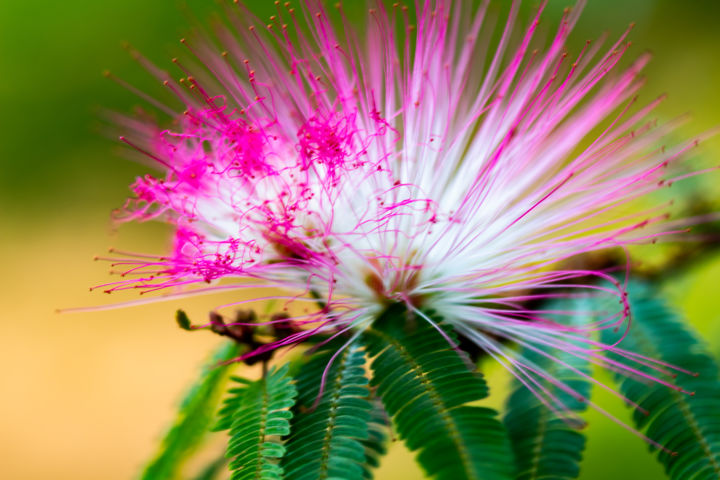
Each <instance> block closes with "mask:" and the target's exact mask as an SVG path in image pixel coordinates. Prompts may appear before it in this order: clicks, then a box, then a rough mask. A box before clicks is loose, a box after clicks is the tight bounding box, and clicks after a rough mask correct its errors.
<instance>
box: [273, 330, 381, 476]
mask: <svg viewBox="0 0 720 480" xmlns="http://www.w3.org/2000/svg"><path fill="white" fill-rule="evenodd" d="M340 346H341V345H338V344H334V347H332V348H329V349H327V350H325V351H323V352H320V353H317V354H315V355H313V358H312V359H311V360H310V361H309V362H308V363H307V364H305V365H304V366H303V367H302V368H301V370H300V373H299V374H298V376H297V379H296V381H297V388H298V392H299V393H298V403H297V406H296V408H295V416H294V418H293V422H292V435H291V437H290V438H289V440H288V442H287V454H286V456H285V457H284V458H283V462H282V465H283V468H284V470H285V472H286V474H285V478H286V480H325V479H330V478H335V479H340V478H342V479H344V480H362V479H363V477H364V472H365V470H364V464H365V461H366V456H365V451H366V444H364V443H363V442H365V441H368V438H369V434H368V423H369V421H370V412H371V410H372V404H371V403H370V401H369V396H370V390H369V388H368V386H367V383H368V380H367V377H366V376H365V370H364V366H365V352H364V351H363V350H362V348H361V347H360V346H359V345H357V344H351V345H349V346H347V347H346V348H345V349H343V350H342V351H341V352H340V353H339V354H338V355H337V356H336V357H335V359H334V360H333V362H332V364H331V365H330V367H329V368H328V370H327V375H326V382H325V388H324V390H323V392H322V396H321V397H320V401H319V402H318V403H317V404H316V402H317V399H318V393H319V390H320V380H321V378H322V375H323V372H324V371H325V369H326V367H327V365H328V363H329V362H330V359H331V357H332V356H333V354H334V353H335V352H336V351H337V348H339V347H340Z"/></svg>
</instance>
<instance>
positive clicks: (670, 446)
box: [603, 283, 720, 480]
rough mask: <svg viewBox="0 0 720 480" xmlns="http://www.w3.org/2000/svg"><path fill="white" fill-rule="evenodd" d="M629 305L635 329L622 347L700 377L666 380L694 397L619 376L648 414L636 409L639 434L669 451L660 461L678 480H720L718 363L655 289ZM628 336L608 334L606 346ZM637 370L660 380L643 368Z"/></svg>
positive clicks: (639, 288) (637, 287)
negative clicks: (644, 434) (642, 430)
mask: <svg viewBox="0 0 720 480" xmlns="http://www.w3.org/2000/svg"><path fill="white" fill-rule="evenodd" d="M629 299H630V305H631V311H632V323H631V327H630V331H629V333H628V335H627V337H626V338H625V339H623V340H622V342H621V343H620V345H619V347H620V348H622V349H625V350H629V351H631V352H634V353H638V354H641V355H644V356H647V357H652V358H655V359H659V360H662V361H664V362H667V363H669V364H672V365H676V366H678V367H682V368H684V369H687V370H689V371H691V372H695V373H696V374H697V376H694V375H688V374H684V373H679V374H678V376H677V378H676V379H675V380H674V381H673V380H672V379H669V378H667V377H666V378H667V379H669V380H670V381H671V382H673V383H674V384H675V385H677V386H678V387H679V388H682V389H683V390H686V391H689V392H693V394H692V395H690V394H687V393H683V392H681V391H678V390H675V389H672V388H670V387H667V386H663V385H660V384H658V383H654V382H651V381H648V380H643V379H641V378H639V377H637V376H635V377H627V376H625V375H616V378H617V380H618V382H619V386H620V390H621V391H622V392H623V394H625V395H626V396H627V397H628V398H629V399H630V400H632V401H633V402H636V403H638V404H639V405H640V406H641V407H642V408H643V409H645V410H646V412H643V411H642V410H639V409H635V411H634V412H633V420H634V421H635V424H636V425H637V427H638V428H639V429H646V435H647V436H648V437H649V438H651V439H652V440H654V441H656V442H658V443H659V444H660V445H662V446H663V447H664V448H666V449H667V450H668V451H664V450H659V452H658V459H659V460H660V462H661V463H662V464H663V465H664V466H665V471H666V472H667V474H668V476H669V477H670V478H672V479H673V480H687V479H693V480H711V479H713V480H715V479H717V478H720V379H719V378H718V365H717V363H716V362H715V360H714V359H713V358H712V357H711V356H710V355H708V354H707V353H706V352H705V348H704V346H703V345H701V344H700V342H699V341H698V340H697V338H695V336H694V335H693V334H692V333H691V332H690V331H688V329H687V328H686V327H685V326H684V325H683V323H682V321H681V319H680V318H678V316H677V315H676V314H675V313H674V312H673V311H672V310H670V309H669V308H668V307H667V306H666V305H665V304H664V302H663V301H662V300H660V299H659V298H657V295H656V294H655V292H654V291H653V290H652V289H651V288H650V287H648V286H645V285H643V284H639V283H635V284H631V286H630V296H629ZM623 333H624V332H623V331H620V332H613V331H610V330H606V331H605V332H604V335H603V341H604V342H606V343H613V342H615V341H617V340H619V339H620V336H621V335H622V334H623ZM608 357H610V358H612V359H614V360H617V361H622V362H623V363H625V364H627V360H626V359H623V358H621V357H620V356H619V355H618V354H616V353H608ZM635 368H637V369H638V370H641V371H643V372H645V373H648V374H652V375H655V376H657V375H658V372H656V371H653V370H651V369H650V368H648V367H646V366H643V365H639V366H637V365H636V366H635ZM660 375H661V376H662V374H660ZM651 449H653V447H651Z"/></svg>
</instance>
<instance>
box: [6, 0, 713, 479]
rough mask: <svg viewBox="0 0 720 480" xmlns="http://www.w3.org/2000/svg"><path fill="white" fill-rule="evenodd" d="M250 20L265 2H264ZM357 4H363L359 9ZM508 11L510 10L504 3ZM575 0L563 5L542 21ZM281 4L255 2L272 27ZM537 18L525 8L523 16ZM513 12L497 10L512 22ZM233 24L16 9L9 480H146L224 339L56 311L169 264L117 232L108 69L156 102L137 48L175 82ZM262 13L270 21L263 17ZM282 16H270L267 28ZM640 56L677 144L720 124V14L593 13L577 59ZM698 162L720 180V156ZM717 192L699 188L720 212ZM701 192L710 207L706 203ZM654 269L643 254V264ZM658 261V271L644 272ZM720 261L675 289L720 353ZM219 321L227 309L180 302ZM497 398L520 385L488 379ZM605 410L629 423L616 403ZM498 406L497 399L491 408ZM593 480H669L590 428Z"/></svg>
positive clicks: (403, 464) (149, 10)
mask: <svg viewBox="0 0 720 480" xmlns="http://www.w3.org/2000/svg"><path fill="white" fill-rule="evenodd" d="M250 3H251V5H252V4H253V2H250ZM351 3H352V2H351ZM495 3H496V4H497V3H502V2H499V1H496V2H495ZM569 3H572V2H571V0H561V1H555V0H552V1H551V2H550V5H549V7H548V10H547V14H546V15H545V19H546V20H544V21H546V22H547V25H548V26H551V25H552V24H553V22H555V21H556V19H557V18H559V16H560V13H561V11H562V9H563V8H564V7H565V6H567V5H568V4H569ZM270 4H271V2H264V1H263V2H257V10H258V12H260V13H262V12H263V11H269V9H270V7H271V5H270ZM535 7H536V4H535V2H532V1H531V2H526V3H525V4H524V5H523V10H524V11H525V13H524V18H527V17H528V16H529V14H530V12H532V10H533V9H534V8H535ZM498 8H499V7H498ZM220 10H221V9H220V8H219V7H218V5H217V3H216V2H212V1H200V0H197V1H188V2H187V3H185V4H181V3H179V2H177V1H175V0H156V1H152V2H148V1H145V0H106V1H102V2H99V1H96V0H65V1H62V2H61V1H58V0H54V1H53V0H39V1H36V2H20V1H15V0H0V220H1V223H0V272H1V273H0V299H1V301H0V312H1V313H0V315H1V317H0V477H2V478H4V479H11V480H14V479H22V480H25V479H28V480H29V479H41V478H42V479H44V478H54V479H57V480H62V479H74V480H99V479H102V480H114V479H128V478H133V477H134V476H135V475H136V474H137V473H138V472H139V469H140V467H141V465H142V463H143V461H144V460H145V459H147V457H148V456H149V455H150V454H151V453H152V452H153V450H154V447H155V445H156V441H157V440H158V439H159V438H160V436H161V434H162V432H163V430H164V428H165V427H166V426H167V425H168V423H169V422H170V421H171V419H172V414H173V408H174V406H175V403H176V401H177V399H178V397H179V396H180V395H181V393H182V392H183V390H184V388H185V386H186V384H187V383H188V382H189V381H190V380H191V378H192V377H193V375H194V374H195V373H196V372H197V367H198V365H199V364H200V363H201V361H202V360H203V359H204V358H205V356H206V355H207V353H208V351H209V350H210V349H212V347H213V346H214V345H215V344H217V341H218V340H217V339H216V338H213V336H212V335H210V334H207V333H204V332H197V333H194V334H189V333H187V332H184V331H181V330H179V329H178V328H176V327H175V325H174V321H173V313H174V311H175V309H176V308H177V307H178V306H179V305H178V303H163V304H154V305H149V306H143V307H135V308H131V309H123V310H111V311H97V312H93V313H82V314H62V315H60V314H57V313H55V309H56V308H58V307H69V306H70V307H72V306H84V305H96V304H103V303H108V302H109V301H110V300H114V301H120V300H124V299H129V298H131V297H116V298H114V299H109V298H105V296H103V294H102V293H90V292H88V287H89V286H91V285H95V284H98V283H102V282H103V281H105V280H106V279H107V278H108V276H107V270H108V266H107V264H104V263H102V262H93V255H94V254H101V253H103V252H104V251H106V249H107V248H108V247H109V246H113V245H116V246H119V247H123V248H126V249H129V250H137V251H147V252H162V251H163V250H164V248H165V247H166V244H167V233H168V232H167V230H166V229H165V228H164V227H163V226H161V225H151V224H147V225H141V226H125V227H122V228H121V229H120V230H119V231H115V230H113V228H112V226H111V224H110V222H109V213H110V211H111V209H112V208H114V207H117V206H119V205H120V204H121V203H122V201H123V200H124V198H125V196H126V194H127V185H128V184H129V183H130V182H131V181H132V180H133V178H134V177H135V176H136V175H138V174H141V173H143V172H144V171H145V169H144V167H142V166H140V165H138V164H135V163H133V162H131V161H128V160H126V159H125V158H124V155H125V154H126V153H127V152H126V151H125V150H124V149H123V148H122V147H121V146H120V145H119V144H118V142H116V141H114V140H112V139H109V138H107V137H106V136H104V134H103V133H102V128H101V122H100V121H99V118H100V116H101V111H102V109H103V108H109V109H118V110H120V111H130V109H131V107H132V106H133V105H135V104H137V103H138V99H137V98H136V97H135V96H134V95H133V94H131V93H129V92H127V91H125V90H123V89H122V88H120V87H119V86H117V85H115V84H114V83H112V82H110V81H107V80H106V79H105V78H103V76H102V74H101V73H102V71H103V70H104V69H110V70H111V71H112V72H113V73H114V74H115V75H117V76H118V77H121V78H123V79H125V80H128V81H130V82H132V83H134V84H136V85H139V86H140V87H141V88H143V87H145V86H147V89H148V90H152V87H151V85H152V84H153V80H152V78H150V77H149V76H147V75H146V74H145V72H144V71H143V70H142V68H141V67H140V66H139V65H137V64H136V63H135V62H134V61H133V60H132V59H131V58H130V56H129V55H128V54H127V52H126V51H124V50H123V49H122V48H121V43H122V42H123V41H128V42H130V43H131V44H133V45H134V46H135V47H137V48H138V49H139V50H140V51H142V52H143V53H144V54H145V55H146V56H147V57H149V58H150V59H152V60H154V61H156V62H157V63H159V64H161V65H163V66H168V65H170V63H169V58H171V57H172V56H175V55H176V54H177V53H178V52H180V51H181V48H180V45H179V43H178V42H177V40H178V39H179V38H180V37H182V36H184V35H185V33H186V32H187V31H188V30H189V29H190V28H191V27H192V25H193V24H194V22H196V21H200V22H201V23H202V22H206V21H207V20H208V19H210V18H211V17H212V15H213V12H219V11H220ZM263 14H264V13H263ZM267 15H269V13H267ZM633 21H634V22H637V26H636V28H635V29H634V31H633V32H632V34H631V38H632V40H633V42H634V45H633V47H632V50H631V53H630V56H637V55H639V54H640V53H641V52H643V51H645V50H651V51H652V52H653V53H654V60H653V61H652V63H651V65H650V66H649V68H648V69H647V71H646V74H647V77H648V83H647V87H646V88H645V90H644V93H643V95H642V99H645V100H648V101H649V100H650V99H652V98H654V97H655V96H656V95H658V94H660V93H668V94H669V97H668V100H667V101H666V102H665V103H664V104H663V105H661V107H660V108H659V110H658V114H659V117H660V118H661V119H669V118H673V117H675V116H678V115H681V114H684V113H688V112H689V113H691V115H692V118H691V121H690V122H689V123H688V124H687V125H686V126H685V127H683V128H682V129H681V131H680V132H679V133H678V137H682V136H686V137H690V136H692V135H694V134H697V133H698V132H701V131H704V130H707V129H709V128H711V127H713V126H717V125H718V124H720V115H719V114H718V109H720V88H718V86H719V85H720V29H718V24H720V7H718V2H715V1H713V0H704V1H701V0H694V1H686V2H679V1H677V0H624V1H623V0H590V1H589V5H588V6H587V7H586V9H585V13H584V15H583V18H582V20H581V22H580V24H579V26H578V28H577V29H576V31H575V33H574V36H573V38H574V44H573V45H572V46H571V51H575V52H577V51H578V48H579V46H580V45H582V43H583V42H584V41H585V40H586V39H592V38H597V37H598V36H599V35H600V34H602V33H603V32H604V31H607V32H609V33H610V35H611V38H612V36H618V35H620V34H621V33H622V32H623V31H624V30H625V28H626V27H627V25H628V24H629V23H630V22H633ZM692 156H693V160H694V161H696V162H698V163H699V164H701V165H712V164H716V163H718V160H719V159H720V144H719V143H718V141H717V140H711V141H709V142H707V143H705V144H703V145H702V146H701V147H700V149H698V150H697V151H695V152H694V153H693V155H692ZM717 180H718V176H714V177H713V176H710V177H706V178H705V179H703V180H702V181H701V182H699V183H696V184H694V185H695V186H694V187H693V188H694V189H696V190H697V191H699V192H700V195H701V196H704V197H706V198H707V199H708V200H709V201H711V202H713V201H715V202H717V200H718V199H719V198H720V192H717V189H716V188H715V187H714V185H715V184H716V182H717ZM696 193H697V192H696ZM640 255H641V256H642V255H644V253H642V252H641V253H640ZM640 259H642V258H640ZM719 279H720V256H717V255H712V254H709V255H708V256H707V257H706V258H705V259H704V260H703V261H702V262H700V263H698V264H697V265H695V266H693V267H691V268H688V269H686V270H684V271H682V272H680V273H677V274H676V275H673V278H668V279H667V280H666V283H665V287H664V290H665V292H666V293H667V296H668V298H669V299H670V301H672V302H673V303H674V304H675V305H676V306H677V307H678V308H679V309H680V310H681V311H683V312H684V313H685V314H686V316H687V317H688V319H689V322H690V323H691V324H692V325H694V327H695V328H696V329H697V330H698V331H699V332H700V333H701V335H703V336H704V337H705V338H706V340H707V342H708V344H709V345H710V348H711V349H712V351H713V352H714V353H715V354H716V355H718V354H720V313H718V312H720V296H719V295H717V288H718V280H719ZM181 303H182V306H183V308H185V309H186V310H188V311H189V313H190V314H191V315H194V316H196V317H204V316H205V315H206V313H207V311H208V310H209V309H210V308H211V307H212V306H213V305H216V304H217V303H219V302H218V299H217V298H215V299H213V298H201V299H195V300H193V301H184V302H181ZM489 374H490V379H491V381H492V383H493V388H494V389H495V392H496V393H500V392H502V391H503V389H504V384H505V383H506V381H507V377H506V375H504V374H503V373H502V372H499V371H496V370H493V369H490V372H489ZM597 399H598V402H600V403H601V404H603V405H604V406H607V407H608V408H609V409H610V410H611V411H613V412H615V413H617V415H618V416H619V418H620V419H624V420H627V419H628V418H629V417H628V415H627V414H626V413H625V411H624V408H623V406H622V405H621V404H620V402H619V401H617V400H616V399H614V398H612V397H609V396H608V395H603V394H601V393H600V392H598V396H597ZM493 402H494V403H495V404H496V405H497V406H499V403H500V399H499V398H498V395H496V396H495V399H494V400H492V402H491V403H493ZM589 417H590V427H589V429H588V432H587V433H588V435H589V443H588V448H587V451H586V455H585V457H586V460H585V462H584V466H583V474H582V475H581V479H583V480H591V479H607V478H613V479H614V480H630V479H633V480H635V479H655V478H663V476H662V470H661V468H660V467H659V466H658V465H657V464H656V463H655V461H654V459H653V457H652V456H651V455H650V454H649V453H648V452H647V450H648V449H647V446H646V445H645V444H644V443H643V441H642V440H640V439H639V438H637V437H635V436H633V435H632V434H631V433H629V432H627V431H625V430H624V429H623V428H621V427H619V426H618V425H616V424H614V423H612V422H611V421H609V420H608V419H606V418H604V417H602V416H600V415H598V414H594V413H591V414H590V415H589ZM377 478H379V479H385V480H389V479H416V478H417V479H419V478H422V474H421V473H420V472H419V471H418V470H417V467H415V465H414V463H413V461H412V457H411V455H410V454H408V453H407V452H405V451H404V450H403V447H402V445H401V444H400V443H396V444H394V445H393V446H392V453H391V456H390V457H388V458H386V460H385V461H384V464H383V466H382V468H381V471H380V473H379V475H378V477H377Z"/></svg>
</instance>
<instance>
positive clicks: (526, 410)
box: [504, 299, 591, 480]
mask: <svg viewBox="0 0 720 480" xmlns="http://www.w3.org/2000/svg"><path fill="white" fill-rule="evenodd" d="M586 305H588V301H587V299H574V300H573V299H567V300H563V301H556V302H552V303H550V304H549V305H547V306H546V308H547V309H548V310H560V311H572V312H577V313H576V315H575V316H574V317H571V318H569V319H568V318H565V317H563V318H556V319H555V320H556V321H558V322H563V323H567V324H571V325H572V324H576V325H580V324H583V323H587V320H588V319H587V317H588V314H584V312H588V309H587V307H586ZM533 347H534V348H535V349H540V350H541V351H542V352H543V353H545V354H546V355H543V353H540V352H538V351H537V350H535V349H534V348H530V347H524V348H522V349H521V351H520V352H519V354H520V357H521V358H522V359H523V362H524V363H525V364H527V365H530V366H532V368H534V369H537V370H539V371H542V372H544V373H545V374H547V375H548V376H550V377H552V378H553V379H555V380H557V381H558V382H562V385H563V386H565V387H569V388H571V389H572V390H574V391H575V393H576V394H577V395H579V396H581V397H582V398H584V399H587V398H589V396H590V391H591V384H590V382H589V381H588V380H587V379H586V378H585V377H583V375H582V373H584V374H586V375H589V373H590V365H589V362H588V361H587V360H586V359H583V358H578V356H576V355H573V354H571V353H570V352H568V351H566V350H560V349H553V348H549V347H546V346H542V345H533ZM573 369H575V370H573ZM580 372H581V373H580ZM536 380H537V381H538V383H539V384H540V386H541V387H542V388H544V389H546V390H545V392H547V393H545V394H544V395H545V399H546V401H549V402H553V400H552V399H551V398H550V397H551V396H554V397H555V399H556V400H555V403H556V404H554V406H555V407H556V409H557V410H562V413H563V415H562V416H560V415H558V413H556V412H555V411H553V410H552V409H551V408H550V407H548V406H547V405H546V404H545V403H543V401H541V400H540V399H539V398H538V397H537V396H536V395H535V393H533V392H531V391H530V389H528V388H527V387H526V386H525V385H523V384H522V382H520V381H519V380H518V379H515V380H514V381H513V390H512V393H511V394H510V397H509V398H508V402H507V413H506V414H505V418H504V423H505V426H506V427H507V429H508V433H509V435H510V440H511V442H512V448H513V450H514V452H515V459H516V464H517V467H518V469H517V473H516V476H515V478H516V480H539V479H548V478H552V479H556V480H569V479H574V478H577V477H578V476H579V475H580V461H581V460H582V452H583V450H584V449H585V436H584V435H583V434H581V433H580V432H579V431H578V430H579V428H581V427H582V426H584V423H582V422H580V421H579V418H577V416H576V414H577V413H580V412H583V411H585V410H586V408H587V403H586V402H584V401H580V400H579V399H578V398H577V395H571V394H570V393H569V392H568V391H567V390H566V389H563V388H561V386H560V385H558V384H557V383H554V382H550V381H549V380H547V379H544V378H537V377H536ZM532 385H533V386H534V387H536V389H538V390H539V391H542V390H540V388H539V387H538V385H536V384H532Z"/></svg>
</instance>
